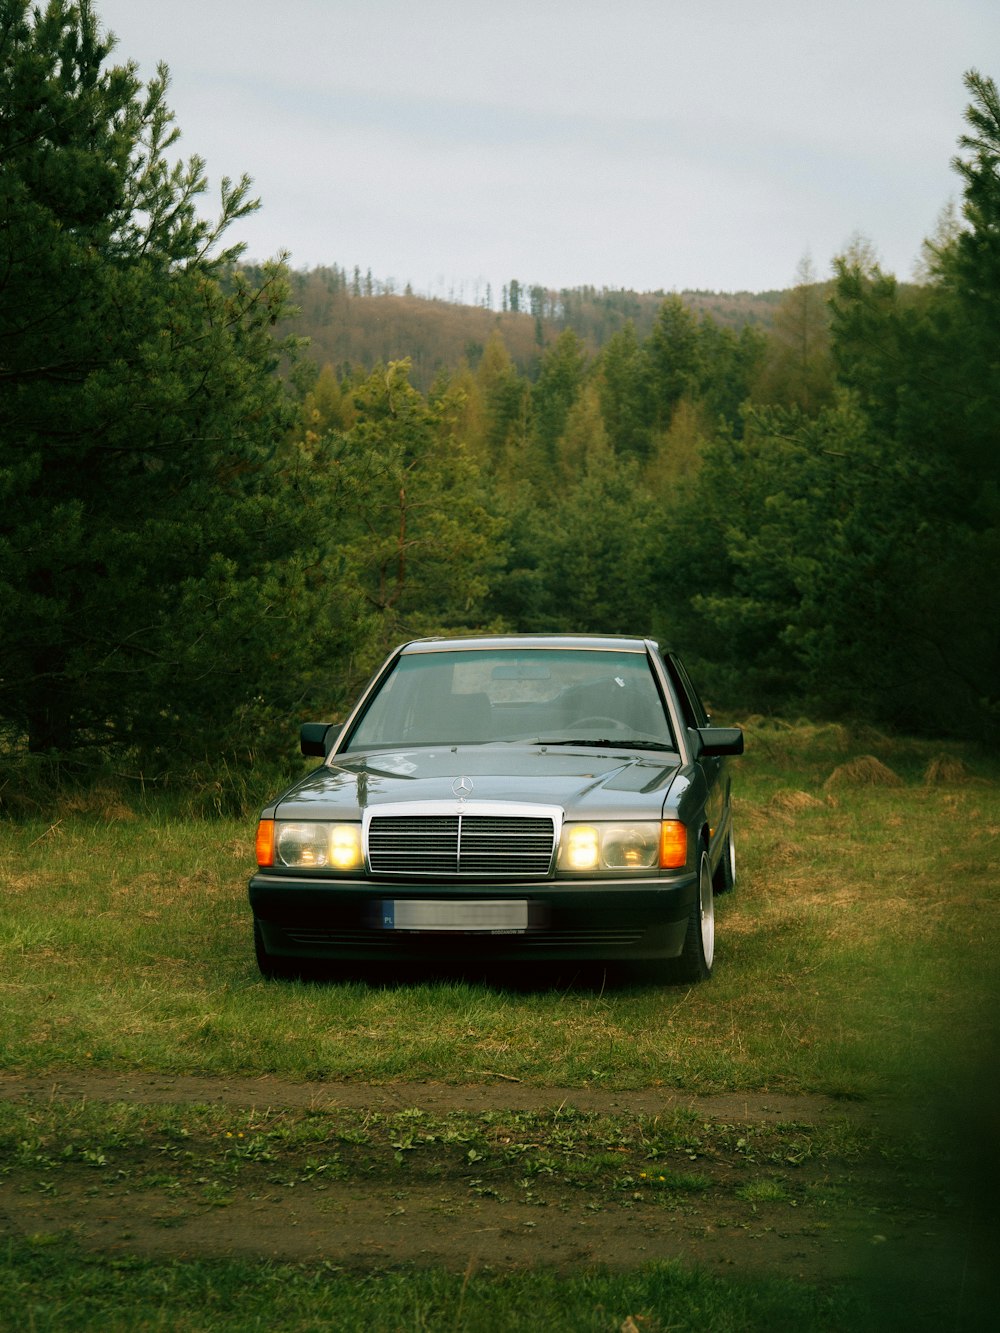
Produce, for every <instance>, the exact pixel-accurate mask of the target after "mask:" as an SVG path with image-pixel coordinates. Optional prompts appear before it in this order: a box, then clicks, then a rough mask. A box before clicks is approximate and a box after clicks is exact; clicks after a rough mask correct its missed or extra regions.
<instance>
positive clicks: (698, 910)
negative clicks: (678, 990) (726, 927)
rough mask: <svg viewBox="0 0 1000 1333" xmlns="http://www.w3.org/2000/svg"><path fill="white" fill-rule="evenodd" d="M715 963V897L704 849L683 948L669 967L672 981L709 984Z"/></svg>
mask: <svg viewBox="0 0 1000 1333" xmlns="http://www.w3.org/2000/svg"><path fill="white" fill-rule="evenodd" d="M714 960H715V894H714V892H713V889H712V867H711V865H710V864H709V860H708V852H707V851H705V850H702V853H701V860H700V861H699V863H698V894H697V897H696V898H695V901H694V903H693V904H692V907H691V913H690V915H689V916H688V923H687V932H686V934H685V936H684V948H683V949H682V950H681V952H680V954H679V955H678V957H677V958H674V959H671V961H670V964H669V976H670V979H671V980H672V981H681V982H686V983H687V984H689V985H690V984H692V983H693V982H696V981H707V980H708V978H709V977H710V976H711V975H712V963H713V962H714Z"/></svg>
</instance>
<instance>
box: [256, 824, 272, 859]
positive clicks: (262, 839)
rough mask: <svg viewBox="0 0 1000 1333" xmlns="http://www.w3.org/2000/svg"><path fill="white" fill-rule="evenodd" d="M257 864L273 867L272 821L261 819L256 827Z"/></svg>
mask: <svg viewBox="0 0 1000 1333" xmlns="http://www.w3.org/2000/svg"><path fill="white" fill-rule="evenodd" d="M257 864H258V865H259V866H273V865H274V820H273V819H262V820H261V821H260V823H259V824H258V825H257Z"/></svg>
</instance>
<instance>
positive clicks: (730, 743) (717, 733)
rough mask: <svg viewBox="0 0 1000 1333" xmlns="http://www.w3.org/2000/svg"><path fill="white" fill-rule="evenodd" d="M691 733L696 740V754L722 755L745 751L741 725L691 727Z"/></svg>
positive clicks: (707, 755)
mask: <svg viewBox="0 0 1000 1333" xmlns="http://www.w3.org/2000/svg"><path fill="white" fill-rule="evenodd" d="M688 732H689V735H690V736H691V737H692V739H693V740H694V741H695V756H696V757H697V758H699V759H700V758H701V757H702V756H703V755H704V756H706V757H708V758H714V757H721V756H722V755H727V754H742V753H743V731H742V728H740V727H697V728H695V727H690V728H689V729H688Z"/></svg>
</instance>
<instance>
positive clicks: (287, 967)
mask: <svg viewBox="0 0 1000 1333" xmlns="http://www.w3.org/2000/svg"><path fill="white" fill-rule="evenodd" d="M253 951H254V953H255V954H256V957H257V966H258V967H259V968H260V975H261V976H262V977H264V978H265V979H266V980H268V981H287V980H288V979H289V978H291V977H297V976H298V975H299V969H298V966H297V965H296V962H295V960H294V959H293V958H279V957H278V956H277V955H276V954H273V953H268V951H267V946H266V945H265V944H264V936H263V934H262V933H261V929H260V924H259V922H258V921H257V919H256V917H255V918H254V923H253Z"/></svg>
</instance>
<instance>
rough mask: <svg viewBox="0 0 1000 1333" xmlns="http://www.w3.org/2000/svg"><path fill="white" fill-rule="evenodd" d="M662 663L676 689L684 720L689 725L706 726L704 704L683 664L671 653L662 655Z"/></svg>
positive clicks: (706, 719) (706, 718)
mask: <svg viewBox="0 0 1000 1333" xmlns="http://www.w3.org/2000/svg"><path fill="white" fill-rule="evenodd" d="M663 661H664V664H665V665H666V668H667V673H668V675H669V676H670V679H671V680H672V681H673V683H674V688H675V689H676V691H677V697H678V700H679V701H680V705H681V711H682V712H683V714H684V721H685V722H686V723H687V725H688V726H689V727H707V726H708V714H707V713H706V712H705V706H704V704H703V703H702V702H701V699H700V698H699V697H698V691H697V690H696V689H695V687H694V686H693V685H692V684H691V677H690V676H689V675H688V673H687V671H686V670H685V669H684V664H683V662H682V661H681V660H680V658H679V657H676V656H675V655H674V654H673V653H667V654H666V655H665V656H664V659H663Z"/></svg>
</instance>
